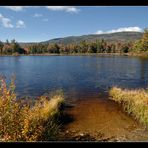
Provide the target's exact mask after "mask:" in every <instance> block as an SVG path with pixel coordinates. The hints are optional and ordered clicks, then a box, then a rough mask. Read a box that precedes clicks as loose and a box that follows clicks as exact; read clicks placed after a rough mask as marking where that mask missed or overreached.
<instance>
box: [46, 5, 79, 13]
mask: <svg viewBox="0 0 148 148" xmlns="http://www.w3.org/2000/svg"><path fill="white" fill-rule="evenodd" d="M46 8H47V9H49V10H53V11H66V12H74V13H76V12H78V11H79V9H78V8H76V7H73V6H46Z"/></svg>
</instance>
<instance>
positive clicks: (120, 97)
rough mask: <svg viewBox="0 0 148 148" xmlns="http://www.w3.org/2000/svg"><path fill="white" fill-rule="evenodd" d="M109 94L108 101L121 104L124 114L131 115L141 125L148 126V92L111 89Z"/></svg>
mask: <svg viewBox="0 0 148 148" xmlns="http://www.w3.org/2000/svg"><path fill="white" fill-rule="evenodd" d="M109 94H110V96H111V98H110V99H112V100H114V101H115V102H118V103H121V104H122V106H123V108H124V110H125V111H126V112H128V113H129V114H132V115H133V116H134V117H135V118H136V119H137V120H138V121H140V122H141V123H142V124H144V125H146V126H147V125H148V92H147V91H146V90H144V89H138V90H127V89H121V88H118V87H113V88H111V90H110V92H109Z"/></svg>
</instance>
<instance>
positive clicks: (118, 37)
mask: <svg viewBox="0 0 148 148" xmlns="http://www.w3.org/2000/svg"><path fill="white" fill-rule="evenodd" d="M142 35H143V33H141V32H117V33H110V34H90V35H82V36H69V37H63V38H55V39H51V40H48V41H43V42H40V43H61V44H70V43H79V42H81V41H83V40H86V41H95V40H101V39H104V40H105V41H108V42H129V41H136V40H138V39H140V38H142ZM20 44H21V45H26V44H28V45H30V44H34V43H20Z"/></svg>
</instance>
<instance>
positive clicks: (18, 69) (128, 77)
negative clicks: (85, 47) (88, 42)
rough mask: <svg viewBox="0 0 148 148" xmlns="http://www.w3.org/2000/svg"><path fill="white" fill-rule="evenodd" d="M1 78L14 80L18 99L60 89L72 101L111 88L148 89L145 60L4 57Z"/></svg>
mask: <svg viewBox="0 0 148 148" xmlns="http://www.w3.org/2000/svg"><path fill="white" fill-rule="evenodd" d="M0 74H2V75H5V76H6V78H7V80H8V82H9V81H10V79H11V77H12V75H13V74H15V76H16V80H15V84H16V92H17V94H18V95H19V96H40V95H43V94H44V93H50V92H53V91H55V90H59V89H62V90H63V91H64V93H65V94H66V95H68V96H71V98H81V97H82V96H93V95H96V94H99V93H102V92H105V91H107V90H108V89H109V88H110V87H112V86H120V87H123V88H147V87H148V59H146V58H140V57H127V56H16V57H13V56H3V57H0Z"/></svg>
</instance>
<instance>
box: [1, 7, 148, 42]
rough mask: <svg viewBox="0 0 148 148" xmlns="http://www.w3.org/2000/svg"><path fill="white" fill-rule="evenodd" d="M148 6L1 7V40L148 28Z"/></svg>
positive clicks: (37, 38)
mask: <svg viewBox="0 0 148 148" xmlns="http://www.w3.org/2000/svg"><path fill="white" fill-rule="evenodd" d="M147 16H148V6H0V40H1V41H6V39H8V40H12V39H15V40H16V41H18V42H40V41H46V40H49V39H53V38H60V37H67V36H79V35H86V34H102V33H112V32H121V31H138V32H142V31H143V29H144V28H147V27H148V17H147Z"/></svg>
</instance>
